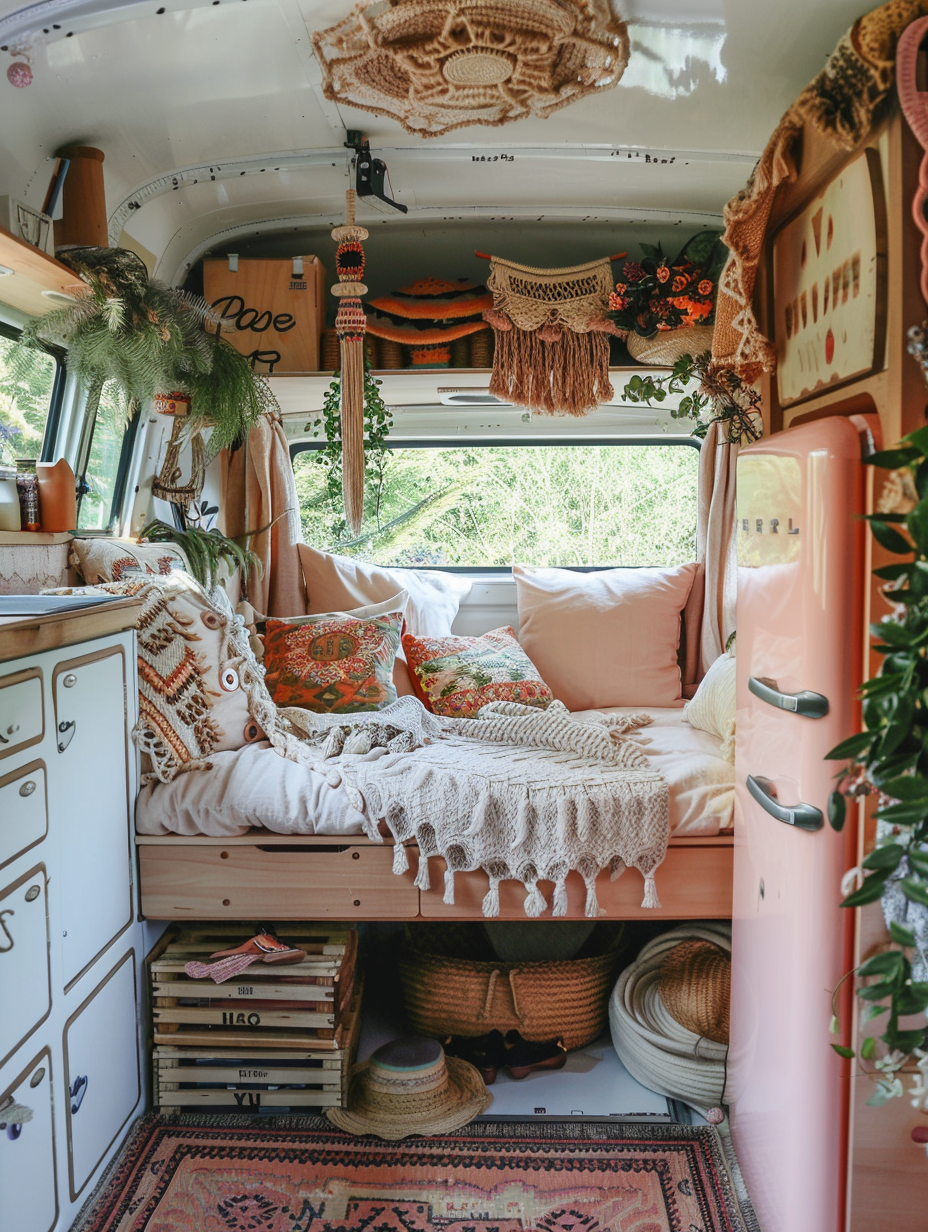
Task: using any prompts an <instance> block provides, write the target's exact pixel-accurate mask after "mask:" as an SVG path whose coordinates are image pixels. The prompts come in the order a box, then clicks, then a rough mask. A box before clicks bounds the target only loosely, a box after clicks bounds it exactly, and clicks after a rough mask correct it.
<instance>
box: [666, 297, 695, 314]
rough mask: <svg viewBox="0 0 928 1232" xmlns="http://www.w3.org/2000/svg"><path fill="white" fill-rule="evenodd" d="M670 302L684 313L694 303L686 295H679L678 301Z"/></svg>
mask: <svg viewBox="0 0 928 1232" xmlns="http://www.w3.org/2000/svg"><path fill="white" fill-rule="evenodd" d="M670 302H671V303H672V304H673V306H674V308H679V309H680V310H681V311H682V312H685V311H686V310H687V309H688V308H689V306H690V304H691V303H692V302H693V301H692V300H691V299H690V298H689V297H688V296H686V295H678V296H677V298H676V299H673V300H671V301H670Z"/></svg>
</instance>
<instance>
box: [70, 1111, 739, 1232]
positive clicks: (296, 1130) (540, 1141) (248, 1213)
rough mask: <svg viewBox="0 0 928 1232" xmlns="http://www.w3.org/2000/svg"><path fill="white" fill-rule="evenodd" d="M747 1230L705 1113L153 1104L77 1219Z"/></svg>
mask: <svg viewBox="0 0 928 1232" xmlns="http://www.w3.org/2000/svg"><path fill="white" fill-rule="evenodd" d="M187 1229H190V1230H191V1232H194V1230H195V1232H431V1230H432V1229H442V1232H529V1230H532V1232H745V1224H744V1222H743V1221H742V1218H741V1214H740V1212H739V1208H738V1201H737V1197H736V1195H735V1191H734V1187H733V1184H732V1181H731V1177H730V1174H729V1172H728V1168H727V1167H726V1164H725V1159H724V1153H723V1150H722V1146H721V1142H720V1139H719V1137H718V1134H717V1133H716V1132H715V1130H714V1129H713V1128H711V1127H710V1126H689V1125H666V1124H660V1125H644V1124H639V1123H634V1122H589V1121H586V1122H571V1121H566V1122H554V1123H552V1122H533V1123H523V1122H479V1123H475V1124H473V1125H470V1126H468V1127H467V1128H465V1129H463V1130H459V1131H458V1132H457V1133H454V1134H448V1135H443V1136H442V1137H436V1138H412V1139H407V1140H406V1141H404V1142H397V1143H390V1142H382V1141H380V1140H379V1139H376V1138H353V1137H351V1136H349V1135H348V1134H342V1133H338V1132H335V1131H334V1130H332V1129H331V1128H330V1127H329V1126H328V1123H327V1122H325V1121H321V1120H318V1119H316V1118H314V1117H301V1118H292V1119H291V1118H275V1119H274V1121H273V1122H270V1121H264V1120H260V1121H259V1120H258V1119H257V1118H255V1119H253V1120H250V1121H247V1122H244V1123H243V1122H242V1120H241V1119H240V1120H238V1121H237V1122H236V1123H235V1124H234V1125H231V1124H229V1123H228V1122H225V1121H223V1120H222V1119H219V1118H215V1117H214V1118H206V1117H200V1116H180V1117H173V1118H165V1117H159V1116H148V1117H144V1118H143V1119H142V1120H141V1121H139V1122H138V1123H137V1125H136V1127H135V1130H134V1132H133V1134H132V1135H131V1137H130V1139H129V1141H128V1143H127V1145H126V1147H125V1148H124V1150H123V1152H122V1154H121V1156H120V1157H119V1159H118V1160H117V1162H116V1164H115V1166H114V1167H113V1168H112V1169H111V1171H110V1173H109V1175H108V1177H107V1178H106V1179H105V1180H104V1182H103V1184H102V1185H101V1187H100V1189H99V1190H98V1192H97V1194H95V1195H94V1197H93V1199H92V1200H91V1202H90V1203H89V1204H88V1206H87V1207H86V1208H85V1211H84V1212H83V1214H82V1217H81V1218H79V1219H78V1221H77V1223H75V1225H74V1229H73V1230H72V1232H186V1230H187Z"/></svg>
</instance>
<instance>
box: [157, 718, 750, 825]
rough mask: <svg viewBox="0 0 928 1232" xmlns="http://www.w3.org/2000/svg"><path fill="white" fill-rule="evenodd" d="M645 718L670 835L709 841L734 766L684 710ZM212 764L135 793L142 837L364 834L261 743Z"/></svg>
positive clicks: (318, 780)
mask: <svg viewBox="0 0 928 1232" xmlns="http://www.w3.org/2000/svg"><path fill="white" fill-rule="evenodd" d="M636 712H637V710H636V708H633V707H615V708H612V709H610V710H607V711H585V712H581V713H585V714H588V715H591V714H596V713H606V714H632V713H636ZM647 713H648V714H650V715H651V716H652V719H653V722H652V723H651V725H650V726H648V727H645V728H642V729H641V731H640V733H639V735H638V738H639V739H641V740H642V742H643V747H644V749H645V752H646V753H647V755H648V757H649V759H650V761H651V764H652V765H653V767H654V769H655V770H657V771H659V772H660V773H661V774H662V775H663V776H664V778H665V779H666V781H667V784H668V786H669V788H670V829H671V833H673V834H678V835H695V834H702V835H713V834H718V833H719V831H720V830H726V829H728V828H730V826H731V815H732V808H733V805H734V783H735V776H734V768H733V766H731V764H730V763H729V762H727V761H725V760H724V759H723V757H722V756H721V752H720V746H719V742H718V740H716V739H715V738H714V737H713V736H711V735H709V733H708V732H704V731H698V730H697V729H696V728H693V727H691V726H690V725H689V723H687V722H686V719H685V718H684V716H683V712H682V711H681V710H676V709H656V710H648V711H647ZM210 760H211V761H212V763H213V768H212V769H211V770H203V771H195V772H192V773H190V774H182V775H179V776H178V778H176V779H175V780H174V781H173V782H171V783H153V784H150V785H149V786H147V787H145V788H143V789H142V791H141V793H140V795H139V798H138V803H137V805H136V828H137V830H138V832H139V833H140V834H188V835H189V834H209V835H213V836H215V837H217V838H232V837H234V836H236V835H240V834H244V833H245V832H246V831H247V830H249V829H250V828H251V827H263V828H264V829H266V830H272V831H274V832H275V833H277V834H327V835H346V834H347V835H351V834H363V833H364V832H365V827H364V816H363V814H362V813H360V812H358V810H357V809H355V808H354V807H353V806H352V804H351V802H350V800H349V799H348V794H347V791H346V789H345V787H344V786H342V785H340V784H339V785H336V786H332V785H331V784H330V783H329V781H328V779H327V776H326V775H325V774H321V773H318V772H316V771H313V770H310V769H309V768H307V767H306V766H301V765H298V764H297V763H296V762H292V761H287V759H286V758H284V757H281V756H280V755H279V754H278V753H276V752H275V751H274V750H273V749H272V748H271V747H270V745H269V744H268V743H267V742H266V741H261V742H259V743H256V744H248V745H245V747H244V748H241V749H237V750H235V751H234V752H229V753H216V754H215V755H213V756H212V757H211V758H210ZM337 777H338V776H337V775H334V776H333V781H334V780H335V779H337Z"/></svg>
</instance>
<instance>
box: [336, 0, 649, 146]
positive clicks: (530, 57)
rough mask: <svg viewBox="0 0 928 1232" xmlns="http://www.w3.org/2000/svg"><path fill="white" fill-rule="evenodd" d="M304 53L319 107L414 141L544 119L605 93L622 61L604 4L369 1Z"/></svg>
mask: <svg viewBox="0 0 928 1232" xmlns="http://www.w3.org/2000/svg"><path fill="white" fill-rule="evenodd" d="M313 47H314V49H315V52H316V58H317V60H318V61H319V64H320V66H321V68H322V84H323V90H324V91H325V95H326V97H327V98H330V99H332V100H333V101H334V102H338V103H346V104H347V105H348V106H350V107H359V108H360V109H361V110H362V111H371V112H373V113H374V114H375V115H384V116H391V117H392V118H393V119H395V120H398V121H399V122H400V124H402V126H403V128H405V129H406V131H407V132H408V133H415V134H417V135H418V136H420V137H438V136H440V135H441V134H442V133H447V132H450V131H451V130H452V129H455V128H462V127H464V126H465V125H467V124H488V125H498V124H507V123H509V122H510V121H511V120H521V119H524V118H525V117H526V116H532V115H534V116H540V117H542V118H546V117H547V116H549V115H550V114H551V113H552V112H553V111H557V110H558V108H560V107H566V106H567V104H568V103H573V102H576V101H577V99H580V98H583V97H585V96H586V95H588V94H593V93H598V92H601V91H603V90H608V89H611V88H612V87H613V86H614V85H615V84H616V83H617V82H618V80H619V78H620V77H621V76H622V73H623V72H624V71H625V66H626V65H627V63H628V52H629V44H628V32H627V30H626V28H625V22H624V21H622V19H621V18H620V17H619V16H618V15H617V14H616V13H615V12H614V10H613V8H612V3H611V0H387V2H384V0H379V2H378V3H374V4H368V3H362V4H360V5H358V7H357V8H355V9H354V11H353V12H352V13H351V14H350V15H349V16H348V17H346V18H345V20H344V21H341V22H339V24H338V25H336V26H331V27H330V28H329V29H327V30H320V31H317V32H316V33H315V34H314V35H313Z"/></svg>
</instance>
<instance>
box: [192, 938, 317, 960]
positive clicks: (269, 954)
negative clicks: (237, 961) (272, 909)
mask: <svg viewBox="0 0 928 1232" xmlns="http://www.w3.org/2000/svg"><path fill="white" fill-rule="evenodd" d="M233 954H246V955H251V956H253V957H254V958H257V959H260V961H261V962H266V963H299V962H302V961H303V959H304V958H305V957H306V953H305V951H303V950H297V949H294V948H293V947H292V946H289V945H284V943H283V942H282V941H278V940H277V938H276V937H272V936H271V934H270V933H258V934H257V935H256V936H254V937H252V938H251V939H250V940H248V941H243V942H242V944H241V945H237V946H236V947H235V949H232V950H217V951H216V953H215V954H210V958H231V957H232V955H233Z"/></svg>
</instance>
